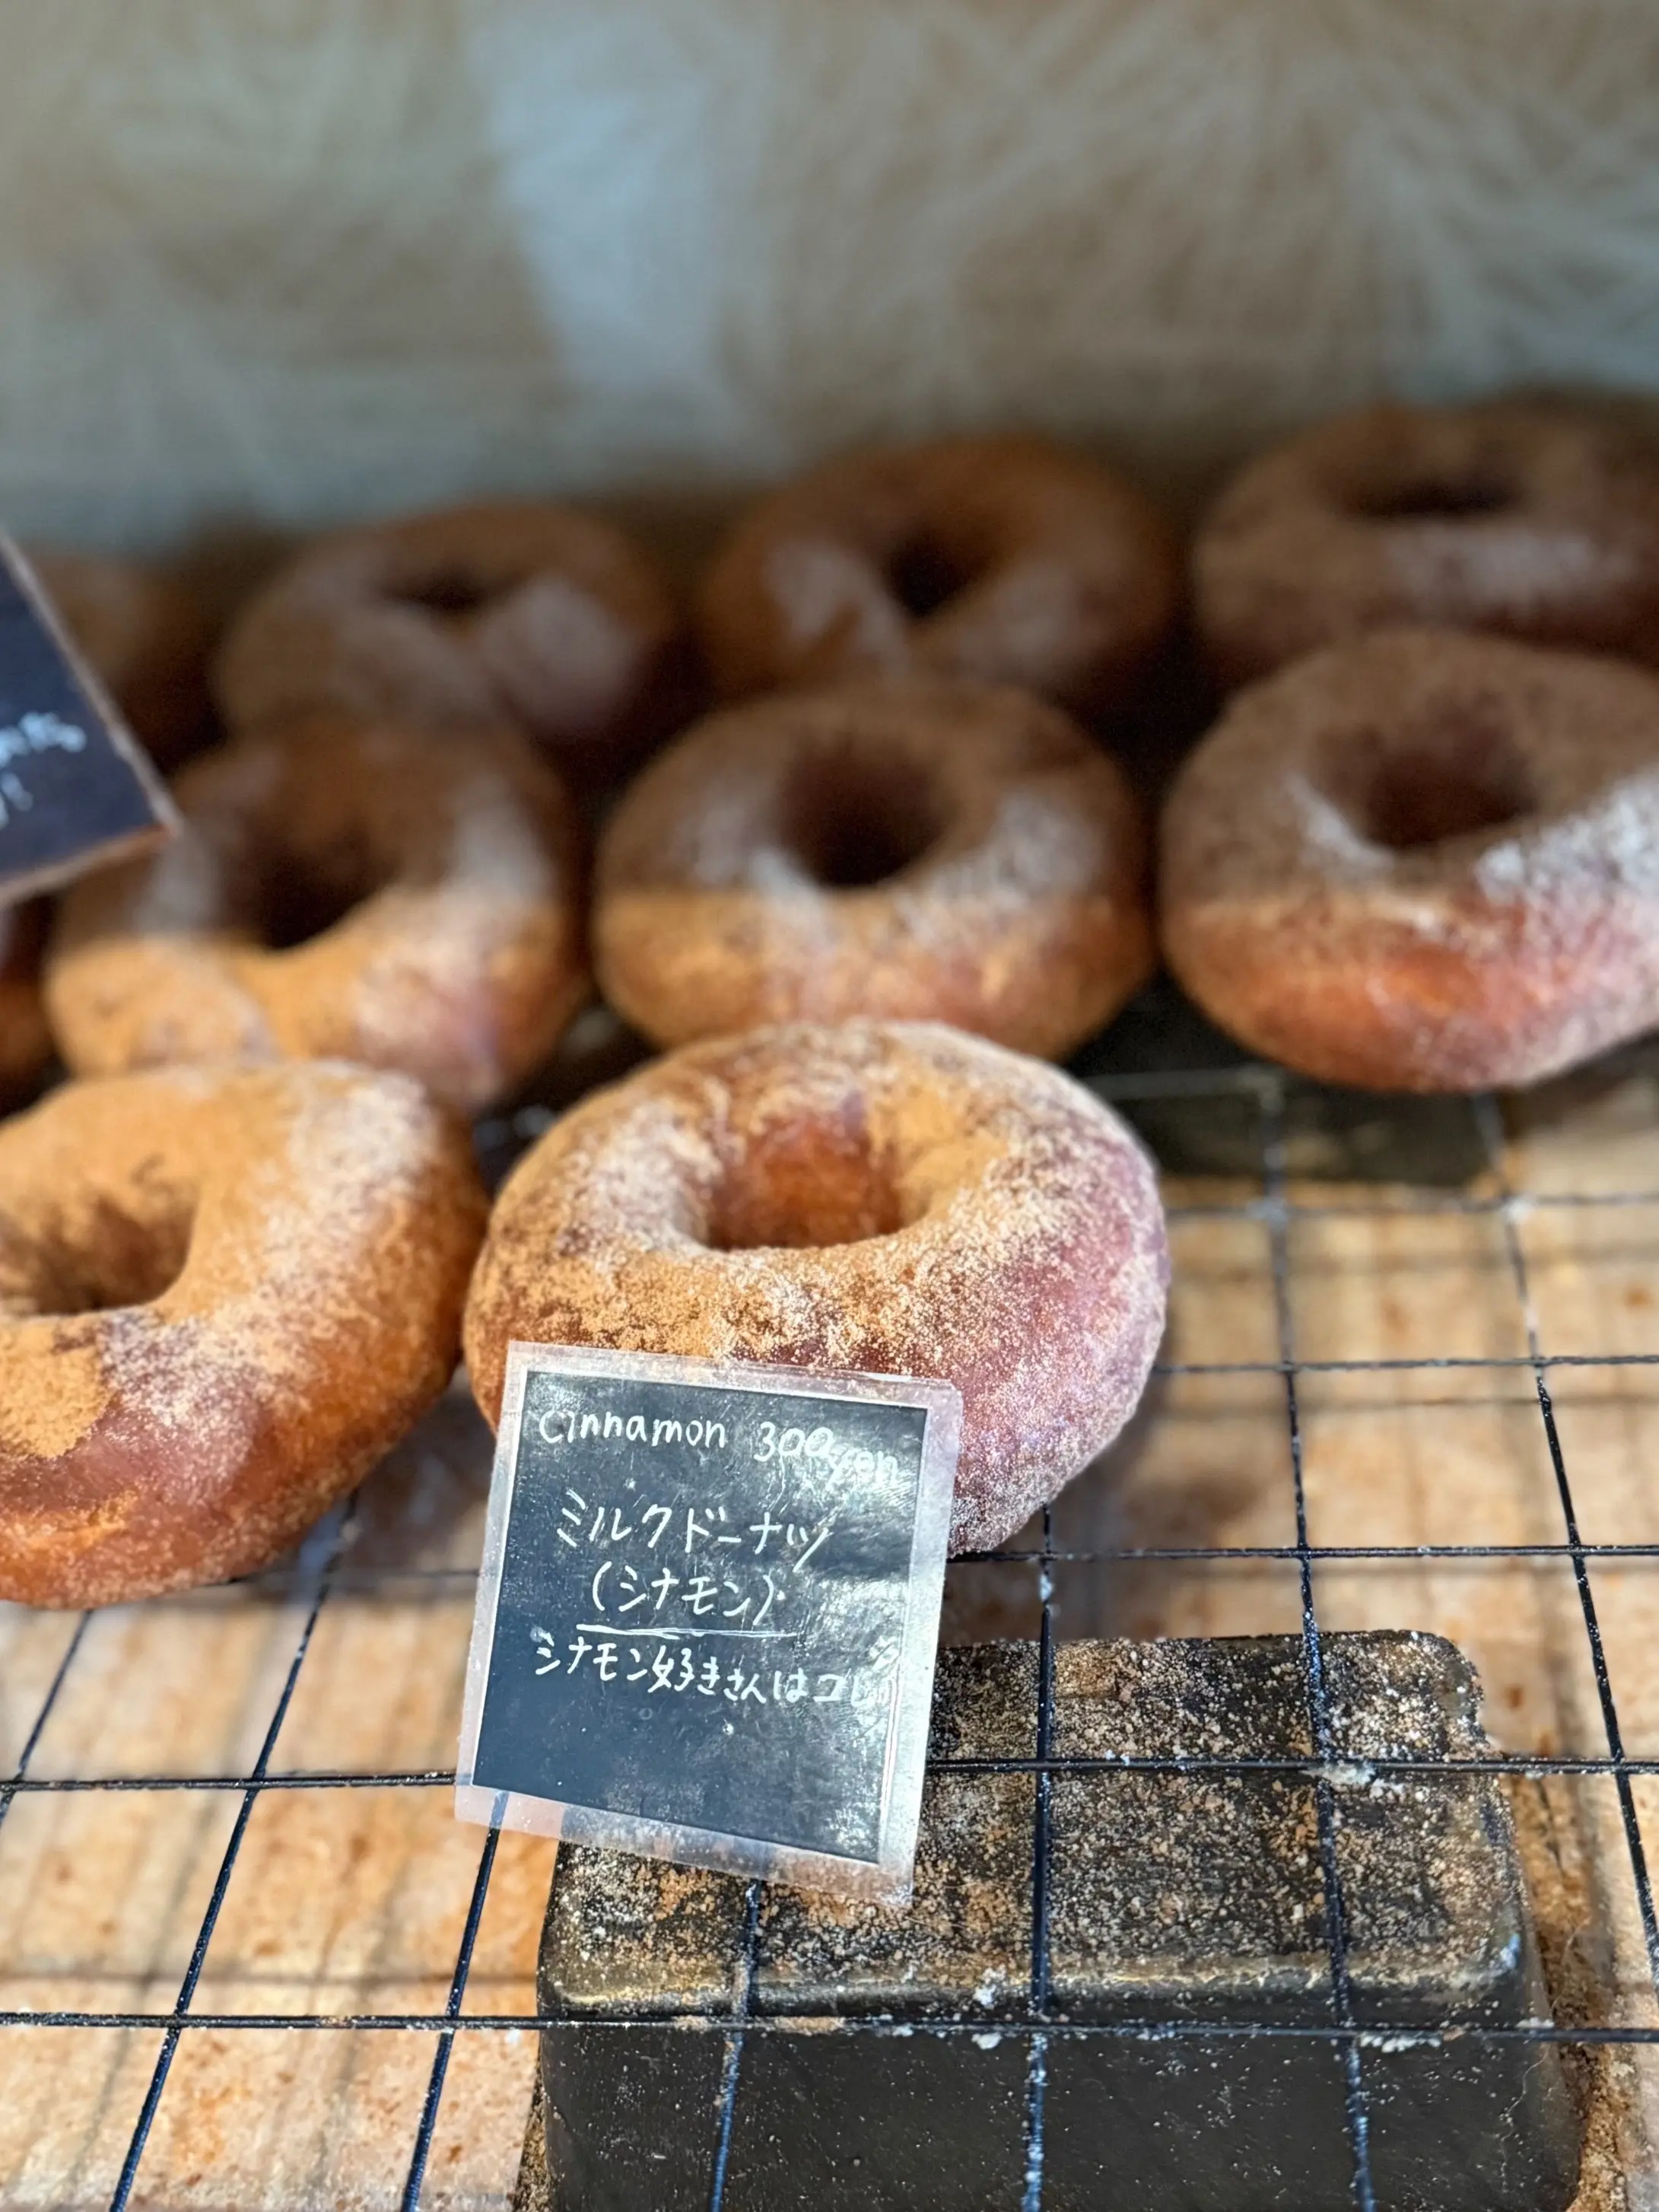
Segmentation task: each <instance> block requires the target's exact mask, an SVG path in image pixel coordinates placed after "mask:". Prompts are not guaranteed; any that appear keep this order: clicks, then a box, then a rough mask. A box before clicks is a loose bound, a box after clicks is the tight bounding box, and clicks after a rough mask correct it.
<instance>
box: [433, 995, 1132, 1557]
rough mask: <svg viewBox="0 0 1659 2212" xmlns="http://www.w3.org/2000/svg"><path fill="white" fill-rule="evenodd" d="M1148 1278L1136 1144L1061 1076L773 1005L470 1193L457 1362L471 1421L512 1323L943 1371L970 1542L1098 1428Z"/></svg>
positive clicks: (1123, 1402)
mask: <svg viewBox="0 0 1659 2212" xmlns="http://www.w3.org/2000/svg"><path fill="white" fill-rule="evenodd" d="M1168 1279H1169V1258H1168V1250H1167V1246H1166V1243H1165V1239H1164V1218H1163V1212H1162V1210H1161V1208H1160V1206H1159V1204H1158V1192H1157V1185H1156V1181H1155V1178H1154V1176H1153V1171H1152V1165H1151V1163H1150V1162H1149V1161H1148V1159H1147V1158H1146V1154H1145V1153H1144V1152H1142V1151H1141V1148H1140V1146H1139V1144H1138V1143H1137V1141H1136V1139H1134V1138H1133V1136H1132V1135H1131V1134H1130V1133H1129V1132H1128V1130H1127V1129H1126V1128H1125V1127H1124V1126H1123V1125H1122V1123H1121V1121H1118V1120H1117V1119H1116V1117H1115V1115H1112V1114H1110V1113H1109V1111H1108V1110H1107V1109H1106V1108H1105V1107H1103V1106H1102V1105H1101V1104H1100V1103H1098V1102H1097V1100H1096V1099H1094V1098H1092V1097H1091V1096H1090V1095H1089V1093H1088V1092H1087V1091H1084V1090H1083V1089H1082V1088H1081V1087H1080V1086H1079V1085H1077V1084H1075V1083H1073V1081H1072V1080H1071V1079H1069V1078H1068V1077H1066V1076H1064V1075H1061V1074H1060V1073H1058V1072H1057V1071H1055V1070H1054V1069H1052V1068H1048V1067H1044V1066H1041V1065H1039V1064H1038V1063H1037V1062H1036V1061H1033V1060H1024V1059H1022V1058H1020V1057H1019V1056H1018V1055H1017V1054H1012V1053H1009V1052H1006V1051H1004V1050H1002V1049H1001V1048H1000V1047H998V1046H995V1045H992V1044H987V1043H986V1042H983V1041H982V1040H981V1039H979V1038H976V1037H969V1036H963V1035H961V1034H959V1033H958V1032H957V1031H954V1030H948V1029H945V1028H944V1027H942V1026H939V1025H935V1024H927V1023H915V1024H912V1023H877V1022H854V1023H848V1024H846V1025H845V1026H844V1027H842V1028H838V1029H824V1028H816V1027H811V1026H808V1025H805V1024H799V1025H794V1024H791V1025H785V1026H780V1027H777V1028H774V1029H766V1030H753V1031H750V1033H749V1034H748V1035H746V1036H741V1037H735V1038H726V1039H717V1040H713V1041H711V1042H706V1043H703V1044H699V1045H692V1046H689V1047H687V1048H684V1050H682V1051H680V1052H678V1053H674V1054H670V1055H669V1056H668V1057H667V1058H666V1059H664V1060H659V1061H656V1062H653V1064H652V1065H651V1066H647V1067H646V1068H645V1069H643V1070H642V1071H641V1073H638V1074H636V1075H635V1076H632V1077H630V1078H629V1079H628V1080H627V1081H625V1082H623V1083H622V1084H619V1085H617V1086H616V1087H615V1088H614V1089H612V1090H610V1091H602V1092H599V1093H598V1094H596V1095H595V1096H594V1097H592V1098H591V1099H589V1100H587V1101H586V1102H585V1103H583V1104H582V1105H580V1106H579V1107H578V1108H577V1109H575V1111H574V1113H572V1114H570V1115H568V1116H567V1117H566V1118H565V1119H564V1120H563V1121H561V1122H559V1123H557V1124H556V1126H555V1127H553V1128H552V1129H551V1130H550V1131H549V1133H548V1134H547V1135H546V1136H545V1137H544V1139H542V1140H541V1142H540V1143H539V1144H538V1146H536V1147H535V1149H534V1150H533V1151H532V1152H530V1153H529V1154H528V1155H527V1156H526V1158H525V1159H524V1160H522V1161H521V1162H520V1164H519V1166H518V1168H517V1169H516V1170H514V1172H513V1175H512V1176H510V1177H509V1179H508V1181H507V1185H506V1187H505V1188H504V1189H503V1190H502V1192H501V1196H500V1198H499V1199H498V1200H497V1202H496V1207H495V1213H494V1215H493V1217H492V1219H491V1224H490V1230H489V1237H488V1239H487V1242H486V1243H485V1247H484V1250H483V1255H482V1256H481V1257H480V1260H479V1262H478V1267H477V1274H476V1276H475V1278H474V1281H473V1286H472V1291H471V1297H470V1298H469V1300H468V1304H467V1312H466V1322H465V1345H466V1356H467V1363H468V1366H469V1369H470V1370H471V1376H472V1383H473V1388H474V1389H475V1391H476V1392H477V1397H478V1402H479V1404H480V1405H481V1406H482V1407H483V1409H484V1411H485V1413H487V1414H489V1417H490V1418H491V1419H495V1418H496V1416H497V1415H498V1413H499V1410H500V1406H501V1386H502V1379H503V1375H504V1371H505V1366H506V1359H507V1344H508V1342H509V1340H512V1339H514V1338H517V1339H520V1340H529V1341H543V1342H549V1343H555V1344H583V1345H599V1346H607V1347H610V1348H612V1349H616V1350H619V1351H634V1352H677V1353H680V1354H684V1355H690V1356H693V1357H700V1358H714V1359H726V1358H730V1359H760V1360H778V1361H783V1362H786V1363H788V1364H795V1365H799V1366H803V1367H809V1368H812V1369H823V1370H864V1371H866V1372H869V1371H873V1372H876V1373H881V1374H914V1375H927V1376H943V1377H945V1379H947V1380H948V1381H950V1382H952V1383H955V1384H956V1385H957V1389H959V1390H960V1391H961V1393H962V1396H963V1444H962V1456H961V1460H960V1462H959V1465H958V1469H957V1493H956V1508H955V1513H954V1516H953V1519H952V1523H951V1546H952V1548H953V1549H954V1550H956V1551H958V1552H960V1551H969V1550H975V1549H980V1548H983V1547H988V1546H992V1545H994V1544H997V1543H1000V1542H1001V1541H1003V1540H1004V1539H1006V1537H1008V1536H1009V1535H1011V1534H1012V1533H1013V1532H1014V1530H1015V1529H1017V1528H1019V1527H1020V1525H1021V1524H1022V1522H1024V1520H1025V1519H1026V1518H1027V1516H1029V1515H1030V1513H1031V1512H1032V1511H1033V1510H1035V1509H1036V1507H1037V1506H1038V1505H1040V1504H1042V1503H1043V1502H1044V1500H1045V1499H1048V1498H1052V1497H1053V1496H1054V1494H1055V1492H1057V1491H1059V1490H1060V1488H1061V1487H1062V1486H1063V1485H1064V1484H1065V1483H1066V1482H1067V1481H1069V1480H1071V1478H1072V1477H1073V1475H1074V1474H1077V1473H1078V1472H1079V1469H1080V1468H1083V1467H1085V1465H1087V1463H1088V1462H1089V1461H1090V1460H1091V1459H1092V1458H1093V1457H1094V1456H1095V1455H1097V1453H1098V1452H1100V1451H1101V1450H1103V1449H1104V1448H1105V1446H1106V1445H1107V1444H1109V1443H1110V1442H1111V1441H1112V1439H1113V1438H1114V1437H1115V1436H1116V1435H1117V1433H1118V1431H1120V1429H1121V1427H1122V1426H1123V1424H1124V1423H1125V1421H1127V1419H1128V1417H1129V1415H1130V1413H1132V1412H1133V1409H1134V1407H1135V1405H1136V1403H1137V1401H1138V1400H1139V1396H1140V1394H1141V1390H1142V1389H1143V1388H1144V1386H1145V1383H1146V1375H1147V1371H1148V1370H1149V1368H1150V1366H1151V1364H1152V1358H1153V1356H1154V1354H1155V1352H1156V1350H1157V1347H1158V1339H1159V1336H1160V1334H1161V1333H1162V1329H1163V1324H1164V1297H1165V1291H1166V1288H1167V1285H1168Z"/></svg>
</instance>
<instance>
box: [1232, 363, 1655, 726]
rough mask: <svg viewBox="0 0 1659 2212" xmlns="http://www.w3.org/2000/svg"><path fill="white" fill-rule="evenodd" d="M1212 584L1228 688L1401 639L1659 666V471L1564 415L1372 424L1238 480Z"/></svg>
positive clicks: (1632, 446) (1441, 415)
mask: <svg viewBox="0 0 1659 2212" xmlns="http://www.w3.org/2000/svg"><path fill="white" fill-rule="evenodd" d="M1193 583H1194V602H1195V609H1196V618H1197V625H1198V630H1199V635H1200V639H1201V641H1202V643H1203V645H1204V647H1205V649H1206V654H1207V657H1208V659H1209V660H1210V662H1211V664H1212V667H1213V669H1214V671H1215V672H1216V674H1217V675H1218V677H1219V678H1220V679H1221V680H1222V681H1223V682H1224V683H1226V684H1240V683H1246V682H1248V681H1249V680H1250V678H1253V677H1256V676H1261V675H1266V674H1267V672H1268V671H1271V670H1273V669H1275V668H1278V667H1279V666H1280V665H1282V664H1283V663H1285V661H1288V660H1292V659H1295V658H1296V657H1297V655H1298V654H1300V653H1308V652H1310V651H1312V650H1313V648H1314V647H1316V646H1321V645H1328V644H1332V643H1334V641H1336V640H1337V639H1339V638H1342V637H1348V636H1352V635H1356V634H1357V633H1358V632H1359V631H1362V630H1367V629H1381V628H1383V627H1386V626H1389V625H1391V624H1401V623H1443V624H1445V625H1446V626H1447V627H1449V628H1453V629H1482V630H1498V631H1503V632H1506V633H1508V634H1509V635H1512V636H1515V637H1519V638H1525V639H1530V640H1532V641H1534V642H1536V643H1538V644H1541V645H1560V646H1570V647H1582V648H1583V650H1585V651H1587V652H1600V653H1624V654H1628V655H1631V656H1632V657H1634V658H1636V659H1645V660H1655V659H1659V456H1656V455H1655V454H1654V453H1653V452H1651V451H1650V449H1649V448H1648V447H1645V446H1644V445H1642V444H1639V443H1638V442H1637V441H1635V440H1634V439H1633V438H1632V436H1631V435H1630V434H1629V433H1628V432H1627V431H1626V430H1623V429H1621V428H1617V427H1615V426H1613V425H1612V424H1610V423H1608V422H1601V421H1596V420H1592V419H1589V418H1588V417H1585V416H1581V415H1577V414H1575V413H1573V412H1572V411H1571V410H1568V409H1566V408H1564V407H1560V406H1554V405H1541V404H1540V405H1522V404H1517V403H1515V402H1506V403H1501V404H1491V405H1487V406H1480V407H1395V406H1383V407H1368V408H1364V409H1361V410H1359V411H1358V413H1355V414H1352V415H1344V416H1339V417H1338V418H1337V419H1336V420H1335V421H1334V422H1325V423H1322V424H1321V425H1320V426H1319V427H1318V428H1316V429H1313V430H1310V431H1309V432H1308V433H1307V434H1306V435H1304V436H1302V437H1299V438H1294V439H1292V440H1291V441H1290V442H1289V444H1287V445H1285V446H1281V447H1279V448H1277V450H1276V451H1274V452H1273V453H1267V454H1266V455H1264V456H1263V457H1262V458H1261V459H1260V460H1257V461H1254V462H1252V463H1251V464H1250V465H1249V467H1248V468H1246V469H1245V470H1244V471H1243V473H1242V474H1241V475H1240V476H1238V477H1236V478H1235V479H1234V481H1233V482H1232V483H1231V484H1230V485H1229V486H1228V487H1227V489H1225V491H1224V492H1223V493H1222V495H1221V496H1220V497H1219V498H1218V500H1217V501H1216V502H1215V505H1214V506H1213V507H1212V508H1211V510H1210V513H1209V514H1208V516H1207V517H1206V520H1205V521H1204V523H1203V526H1202V527H1201V528H1200V531H1199V533H1198V538H1197V541H1196V543H1195V544H1194V551H1193Z"/></svg>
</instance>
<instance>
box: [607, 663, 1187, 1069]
mask: <svg viewBox="0 0 1659 2212" xmlns="http://www.w3.org/2000/svg"><path fill="white" fill-rule="evenodd" d="M597 880H598V896H597V899H596V902H595V911H594V948H595V957H596V961H597V964H598V968H599V979H600V982H601V984H602V987H603V988H604V990H605V996H606V997H607V998H608V999H609V1000H610V1001H611V1004H612V1005H613V1006H616V1007H617V1009H618V1010H619V1011H620V1012H623V1014H625V1015H626V1016H627V1017H628V1018H629V1020H630V1021H631V1022H633V1023H634V1024H635V1026H636V1027H637V1028H639V1029H641V1030H644V1031H645V1033H646V1034H647V1036H651V1037H653V1038H655V1039H656V1040H657V1041H658V1042H659V1043H663V1044H682V1043H684V1042H688V1041H689V1040H690V1039H691V1038H694V1037H699V1036H712V1035H715V1034H717V1033H719V1032H721V1031H724V1030H740V1029H753V1028H755V1027H757V1025H758V1024H761V1023H763V1022H774V1021H790V1020H805V1021H826V1022H833V1021H842V1020H845V1019H847V1018H848V1017H851V1016H854V1015H859V1014H867V1015H873V1016H880V1017H883V1018H889V1019H896V1020H912V1021H914V1020H937V1021H947V1022H952V1023H954V1024H956V1025H957V1027H958V1028H960V1029H966V1030H977V1031H978V1032H979V1033H980V1034H981V1036H988V1037H991V1038H994V1040H995V1041H996V1042H998V1043H1000V1044H1007V1045H1012V1046H1013V1047H1015V1048H1017V1049H1018V1050H1020V1051H1022V1052H1031V1053H1037V1054H1043V1055H1045V1056H1048V1057H1052V1058H1059V1057H1060V1055H1062V1054H1065V1053H1066V1052H1068V1051H1069V1050H1070V1049H1071V1048H1073V1046H1074V1045H1076V1044H1078V1043H1079V1042H1081V1040H1082V1039H1083V1038H1084V1037H1085V1036H1088V1035H1089V1034H1090V1033H1091V1031H1092V1030H1096V1029H1097V1028H1098V1027H1099V1026H1100V1024H1102V1023H1103V1022H1104V1021H1105V1020H1106V1019H1107V1018H1108V1017H1109V1015H1110V1014H1112V1013H1114V1012H1115V1011H1116V1009H1117V1008H1118V1007H1119V1006H1121V1004H1122V1003H1123V1001H1124V1000H1125V999H1127V997H1128V996H1129V994H1131V992H1133V990H1134V989H1135V988H1136V987H1138V986H1139V984H1140V983H1142V982H1144V981H1146V976H1147V975H1148V973H1149V972H1150V970H1151V968H1152V924H1151V919H1150V914H1149V910H1148V902H1147V896H1146V836H1145V832H1144V830H1143V828H1142V825H1141V821H1140V816H1139V809H1138V808H1137V806H1136V805H1135V802H1134V800H1133V798H1132V797H1131V795H1130V793H1129V790H1128V787H1127V784H1126V783H1125V781H1124V780H1123V777H1122V775H1121V773H1120V771H1119V770H1118V769H1117V768H1116V767H1115V764H1114V763H1112V762H1111V761H1109V760H1108V759H1107V757H1105V755H1104V754H1103V752H1102V751H1101V750H1100V749H1099V748H1098V746H1097V745H1096V744H1093V743H1092V742H1091V740H1090V739H1089V738H1086V737H1085V736H1084V734H1083V732H1081V731H1080V730H1079V728H1078V727H1077V726H1076V725H1075V724H1074V723H1073V722H1072V721H1070V720H1068V719H1067V718H1066V715H1064V714H1062V713H1060V709H1059V708H1054V707H1050V706H1048V705H1045V704H1044V702H1042V701H1041V700H1039V699H1035V698H1033V697H1031V696H1030V694H1029V693H1024V692H1018V691H1012V690H993V689H991V688H989V687H987V686H983V685H980V684H963V683H952V682H949V681H947V680H945V679H942V678H890V679H882V678H865V679H863V680H861V681H856V682H852V683H848V684H843V685H837V686H835V687H832V688H830V689H829V690H823V691H817V692H798V691H792V692H787V693H779V694H777V695H775V696H773V697H770V698H767V699H761V700H757V701H754V702H750V704H748V705H746V706H743V707H735V708H728V709H727V710H726V712H725V713H723V714H715V715H713V716H711V717H710V718H709V719H708V720H707V721H705V722H702V723H700V724H698V725H697V726H696V727H695V728H694V729H692V730H691V731H690V732H687V733H686V734H685V735H684V736H683V737H681V738H678V739H677V740H676V741H675V743H674V744H672V745H671V747H670V748H669V750H667V751H666V752H665V753H663V754H660V755H659V757H658V758H657V759H656V760H654V761H653V762H652V763H651V764H650V766H649V767H648V768H647V769H646V770H645V772H644V774H643V775H641V777H640V779H639V780H638V781H637V782H636V783H635V784H634V786H633V787H632V788H631V789H630V790H629V793H628V794H627V796H626V798H625V799H623V803H622V805H621V806H620V807H619V808H618V809H617V812H616V814H615V815H614V816H613V817H611V823H610V824H609V827H608V829H607V830H606V833H605V837H604V840H603V842H602V843H601V846H600V849H599V869H598V879H597Z"/></svg>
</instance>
